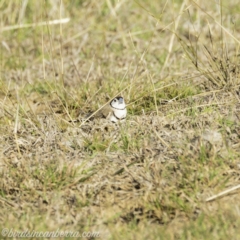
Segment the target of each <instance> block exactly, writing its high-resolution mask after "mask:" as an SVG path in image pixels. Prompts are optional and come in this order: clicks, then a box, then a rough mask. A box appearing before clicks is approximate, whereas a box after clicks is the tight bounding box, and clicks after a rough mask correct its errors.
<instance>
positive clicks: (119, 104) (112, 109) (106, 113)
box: [88, 96, 127, 123]
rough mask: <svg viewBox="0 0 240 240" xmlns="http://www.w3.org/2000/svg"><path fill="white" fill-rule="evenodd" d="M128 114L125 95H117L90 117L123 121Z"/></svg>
mask: <svg viewBox="0 0 240 240" xmlns="http://www.w3.org/2000/svg"><path fill="white" fill-rule="evenodd" d="M88 116H90V115H88ZM126 116H127V109H126V104H125V102H124V99H123V97H121V96H118V97H115V98H114V99H113V100H112V101H111V102H110V103H109V104H107V105H106V106H104V107H103V108H102V109H100V110H99V111H98V112H96V114H94V115H93V116H92V117H91V118H90V119H93V118H106V119H109V120H110V121H111V122H114V123H116V122H118V121H123V120H124V119H125V118H126Z"/></svg>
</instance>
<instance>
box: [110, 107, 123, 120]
mask: <svg viewBox="0 0 240 240" xmlns="http://www.w3.org/2000/svg"><path fill="white" fill-rule="evenodd" d="M124 109H125V108H124ZM122 110H123V109H122ZM113 116H114V117H115V118H116V119H117V120H122V119H125V118H126V117H123V118H119V117H117V116H116V115H115V113H114V112H113Z"/></svg>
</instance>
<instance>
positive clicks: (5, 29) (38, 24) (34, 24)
mask: <svg viewBox="0 0 240 240" xmlns="http://www.w3.org/2000/svg"><path fill="white" fill-rule="evenodd" d="M69 21H70V18H63V19H55V20H52V21H46V22H38V23H28V24H18V25H12V26H7V27H3V28H1V29H0V32H4V31H9V30H14V29H19V28H29V27H39V26H44V25H54V24H60V23H61V24H62V23H67V22H69Z"/></svg>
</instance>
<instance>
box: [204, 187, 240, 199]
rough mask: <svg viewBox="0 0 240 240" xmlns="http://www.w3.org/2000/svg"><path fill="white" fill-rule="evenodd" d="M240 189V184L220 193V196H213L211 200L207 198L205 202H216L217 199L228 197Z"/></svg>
mask: <svg viewBox="0 0 240 240" xmlns="http://www.w3.org/2000/svg"><path fill="white" fill-rule="evenodd" d="M239 188H240V184H238V185H237V186H234V187H232V188H230V189H227V190H224V191H223V192H220V193H218V194H216V195H214V196H212V197H210V198H207V199H206V200H205V201H206V202H210V201H212V200H215V199H216V198H219V197H221V196H223V195H226V194H227V193H230V192H232V191H235V190H237V189H239Z"/></svg>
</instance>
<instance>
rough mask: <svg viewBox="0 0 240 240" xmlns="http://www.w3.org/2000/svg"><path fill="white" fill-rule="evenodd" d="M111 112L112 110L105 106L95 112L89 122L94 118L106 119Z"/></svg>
mask: <svg viewBox="0 0 240 240" xmlns="http://www.w3.org/2000/svg"><path fill="white" fill-rule="evenodd" d="M111 112H112V109H111V107H110V106H105V107H103V108H102V109H100V110H99V111H98V112H96V113H95V114H94V115H93V116H92V117H91V118H90V120H93V119H94V118H107V117H108V116H109V115H110V114H111ZM93 113H94V112H92V113H90V114H88V115H87V117H90V116H91V115H92V114H93Z"/></svg>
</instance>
